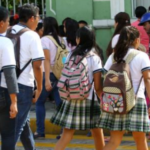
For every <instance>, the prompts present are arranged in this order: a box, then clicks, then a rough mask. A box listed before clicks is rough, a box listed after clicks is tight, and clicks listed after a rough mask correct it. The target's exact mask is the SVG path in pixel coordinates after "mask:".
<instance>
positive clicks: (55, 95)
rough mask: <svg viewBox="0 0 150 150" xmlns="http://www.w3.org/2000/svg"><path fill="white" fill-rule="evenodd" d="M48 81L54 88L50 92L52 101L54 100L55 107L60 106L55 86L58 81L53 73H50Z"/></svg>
mask: <svg viewBox="0 0 150 150" xmlns="http://www.w3.org/2000/svg"><path fill="white" fill-rule="evenodd" d="M50 80H51V82H52V83H53V84H52V85H53V86H54V88H53V90H52V91H51V92H52V94H53V97H54V100H55V102H56V105H57V107H58V106H59V105H60V104H61V99H60V96H59V92H58V87H57V85H55V84H56V82H57V81H58V80H57V79H56V77H55V76H54V74H53V73H51V75H50Z"/></svg>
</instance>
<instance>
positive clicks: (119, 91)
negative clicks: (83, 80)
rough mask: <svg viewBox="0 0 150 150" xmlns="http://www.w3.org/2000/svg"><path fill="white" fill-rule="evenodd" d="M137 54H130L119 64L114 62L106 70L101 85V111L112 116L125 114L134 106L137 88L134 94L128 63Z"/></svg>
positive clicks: (135, 52) (137, 52)
mask: <svg viewBox="0 0 150 150" xmlns="http://www.w3.org/2000/svg"><path fill="white" fill-rule="evenodd" d="M137 54H139V51H134V52H132V53H130V54H129V55H128V56H127V58H126V60H122V62H120V63H117V62H114V63H113V64H112V66H111V67H110V69H109V70H108V72H107V74H106V76H105V78H104V83H103V95H102V104H101V107H102V110H103V111H105V112H108V113H113V114H126V113H128V112H129V111H130V110H131V109H132V108H133V107H134V106H135V103H136V94H137V92H138V90H139V87H138V90H137V92H136V93H134V89H133V85H132V80H131V74H130V67H129V63H130V62H131V61H132V60H133V58H134V57H135V56H136V55H137ZM141 79H142V78H141ZM140 82H141V81H140ZM139 86H140V84H139Z"/></svg>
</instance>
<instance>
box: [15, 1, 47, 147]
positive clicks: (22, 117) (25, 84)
mask: <svg viewBox="0 0 150 150" xmlns="http://www.w3.org/2000/svg"><path fill="white" fill-rule="evenodd" d="M38 22H39V9H38V7H36V6H33V5H30V4H25V5H23V6H22V7H20V9H19V24H17V25H15V26H13V27H12V29H13V30H12V33H14V34H15V33H18V32H19V31H21V30H22V29H24V28H28V29H29V30H28V31H26V32H25V33H23V34H22V35H21V36H20V68H21V69H22V68H23V67H24V66H25V64H26V63H27V62H28V61H29V60H32V63H30V64H29V65H28V66H27V67H26V68H25V70H24V71H23V72H22V73H21V75H20V76H19V78H18V86H19V94H18V95H17V98H18V115H17V118H16V137H15V141H16V143H17V141H18V139H19V138H20V139H21V142H22V144H23V146H24V148H25V150H35V145H34V139H33V134H32V132H31V129H30V125H29V116H28V115H29V111H30V107H31V105H32V102H34V103H35V102H36V101H37V99H38V98H39V96H40V93H41V91H42V79H43V72H42V60H43V59H44V53H43V49H42V45H41V41H40V37H39V36H38V35H37V33H35V29H36V27H37V24H38ZM34 80H36V86H37V89H36V91H35V98H32V97H33V88H34Z"/></svg>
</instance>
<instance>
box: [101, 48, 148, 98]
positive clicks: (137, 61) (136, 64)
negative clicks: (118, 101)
mask: <svg viewBox="0 0 150 150" xmlns="http://www.w3.org/2000/svg"><path fill="white" fill-rule="evenodd" d="M132 51H137V50H136V49H134V48H130V49H129V50H128V52H127V54H126V56H125V57H124V59H126V57H127V55H128V54H129V53H131V52H132ZM112 64H113V58H112V55H110V56H109V58H108V60H107V61H106V64H105V66H104V69H105V70H106V71H108V70H109V69H110V67H111V65H112ZM129 66H130V71H131V79H132V83H133V89H134V92H135V93H136V91H137V89H138V85H139V83H140V79H141V77H142V72H143V71H145V70H150V60H149V58H148V56H147V54H146V53H144V52H141V51H139V54H138V55H137V56H135V57H134V59H133V60H132V61H131V62H130V64H129ZM144 91H145V85H144V81H143V80H142V82H141V85H140V88H139V92H138V94H137V97H139V98H145V95H144Z"/></svg>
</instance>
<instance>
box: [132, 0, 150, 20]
mask: <svg viewBox="0 0 150 150" xmlns="http://www.w3.org/2000/svg"><path fill="white" fill-rule="evenodd" d="M137 6H144V7H145V8H146V9H147V10H148V9H149V7H150V0H132V17H133V18H135V14H134V11H135V8H136V7H137Z"/></svg>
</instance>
